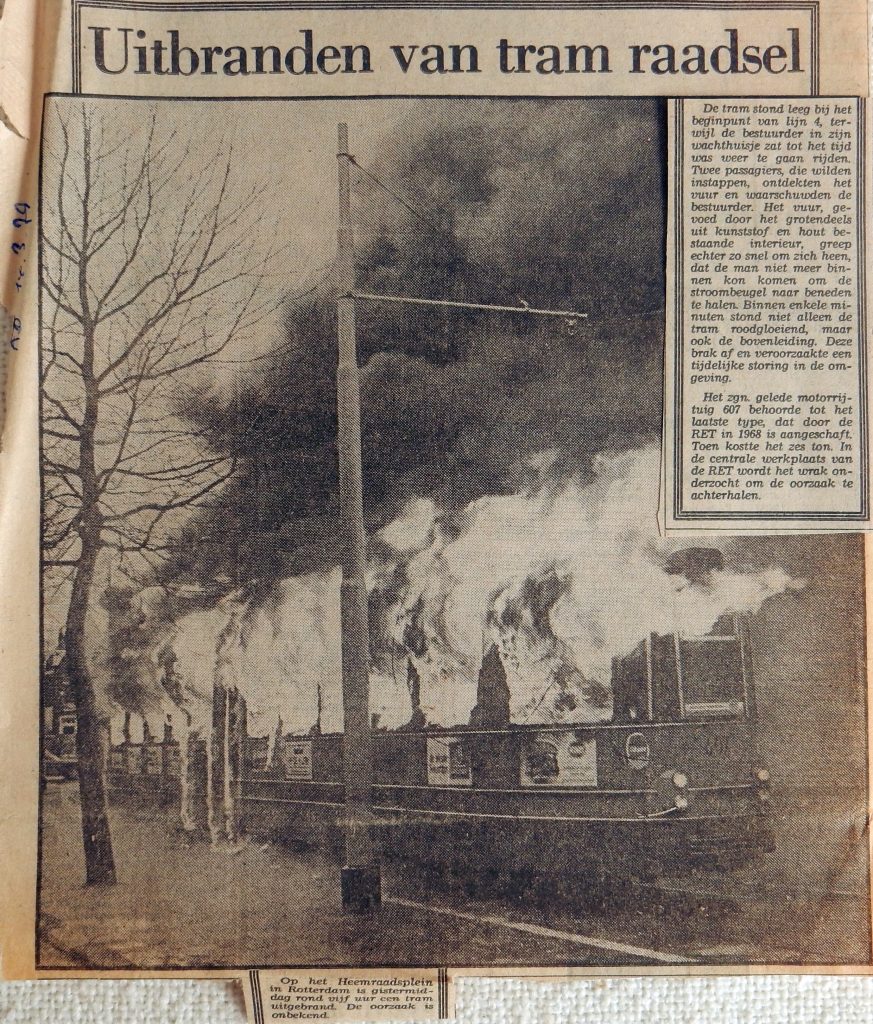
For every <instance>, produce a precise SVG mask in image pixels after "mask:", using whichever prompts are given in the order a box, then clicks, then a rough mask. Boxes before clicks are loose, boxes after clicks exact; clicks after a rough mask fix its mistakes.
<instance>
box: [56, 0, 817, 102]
mask: <svg viewBox="0 0 873 1024" xmlns="http://www.w3.org/2000/svg"><path fill="white" fill-rule="evenodd" d="M820 3H821V0H789V2H786V0H612V2H609V0H553V2H550V3H548V4H544V3H542V2H541V0H540V2H535V0H534V2H532V0H505V2H503V3H482V4H478V3H470V2H469V0H467V2H464V0H447V2H445V3H434V2H433V0H369V2H366V3H361V2H360V0H257V2H250V0H220V2H215V3H210V2H208V0H161V2H156V3H149V2H145V0H72V19H71V36H72V39H71V43H72V72H73V92H74V93H75V94H77V95H90V94H88V93H83V92H82V67H81V52H82V51H81V43H82V11H83V9H84V8H86V7H87V8H90V9H92V10H118V11H160V12H177V13H186V12H189V13H190V12H198V11H202V12H206V11H208V12H213V11H225V12H247V11H261V12H271V13H272V12H274V11H318V10H325V11H390V10H433V11H442V10H447V11H464V10H466V11H503V10H521V11H543V12H551V11H610V10H618V11H635V10H640V11H643V10H667V11H674V10H690V11H773V12H777V11H802V12H805V13H806V14H808V15H809V22H810V50H809V59H810V68H809V71H808V72H807V74H808V75H809V79H810V93H809V95H810V96H818V95H819V81H820V77H821V75H820V53H819V20H820V12H819V7H820ZM99 95H103V94H102V93H101V94H99ZM403 95H404V97H406V98H411V97H409V95H408V94H406V93H404V94H403ZM489 95H491V94H489ZM585 95H586V96H587V94H585ZM630 95H632V94H630ZM660 95H661V96H662V97H663V96H664V95H668V94H660ZM155 98H161V99H164V98H169V97H155ZM180 98H181V97H180ZM186 98H187V97H186ZM202 98H204V99H205V98H209V99H224V97H218V96H216V97H202ZM253 98H258V99H260V98H261V97H253ZM283 98H290V97H283ZM385 98H389V97H387V96H386V97H385ZM390 98H399V97H397V96H391V97H390ZM453 98H457V99H463V98H466V97H463V96H458V95H457V94H454V95H453ZM501 98H504V97H501ZM549 98H557V97H549ZM576 98H578V94H577V97H576ZM744 98H746V99H751V98H754V97H744Z"/></svg>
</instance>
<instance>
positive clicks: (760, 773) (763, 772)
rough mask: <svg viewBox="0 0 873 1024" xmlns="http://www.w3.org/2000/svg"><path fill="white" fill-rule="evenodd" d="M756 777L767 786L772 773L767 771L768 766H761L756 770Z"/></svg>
mask: <svg viewBox="0 0 873 1024" xmlns="http://www.w3.org/2000/svg"><path fill="white" fill-rule="evenodd" d="M755 778H756V779H757V781H758V782H760V783H761V785H762V786H766V785H767V783H768V782H769V781H770V773H769V772H768V771H767V769H766V768H759V769H758V770H757V771H756V772H755Z"/></svg>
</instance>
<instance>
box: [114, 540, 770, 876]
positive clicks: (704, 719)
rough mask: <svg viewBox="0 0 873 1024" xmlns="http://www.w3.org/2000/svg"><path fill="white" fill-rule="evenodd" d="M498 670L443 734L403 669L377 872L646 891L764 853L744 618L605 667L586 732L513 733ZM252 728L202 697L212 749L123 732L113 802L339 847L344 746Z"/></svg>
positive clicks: (698, 553) (242, 711) (494, 659)
mask: <svg viewBox="0 0 873 1024" xmlns="http://www.w3.org/2000/svg"><path fill="white" fill-rule="evenodd" d="M722 567H723V563H722V561H721V555H720V553H719V552H713V551H710V550H709V549H685V550H684V551H682V552H676V553H674V555H673V556H672V557H671V559H670V561H669V562H668V565H667V567H666V568H665V571H666V572H668V573H671V574H676V575H677V576H683V577H685V579H686V581H687V582H688V584H690V585H694V584H699V585H701V586H704V587H705V586H706V585H707V580H709V579H710V578H711V574H712V573H713V572H714V571H720V570H721V568H722ZM702 592H703V591H702ZM504 658H505V652H504V653H501V649H500V648H499V647H498V644H497V643H496V642H495V643H494V644H493V645H492V646H491V647H490V649H488V650H487V652H486V653H485V654H484V656H483V658H482V663H481V669H480V671H479V676H478V683H477V689H476V704H475V706H474V707H473V709H472V712H471V713H470V716H469V721H468V723H467V724H465V725H456V726H437V725H432V724H428V723H427V721H426V719H425V716H424V714H422V712H421V709H420V706H419V704H418V688H417V684H418V675H417V672H415V671H413V670H412V668H411V666H412V661H411V660H410V662H409V665H410V679H409V681H408V683H409V685H410V691H411V692H410V697H411V700H412V706H413V713H412V715H411V717H410V720H409V722H408V723H407V724H406V725H405V726H401V727H399V728H395V729H392V730H385V729H380V728H378V727H377V728H374V730H373V734H372V735H373V744H372V749H373V812H374V819H375V825H374V827H375V830H376V832H377V836H376V838H377V841H378V844H379V846H380V848H381V850H382V851H383V854H384V855H385V856H386V857H392V856H393V857H398V858H403V859H406V860H411V861H425V862H428V863H429V864H430V865H432V866H433V867H434V868H435V869H437V870H445V871H449V872H452V873H455V874H459V875H461V876H462V877H471V876H473V875H476V874H479V875H481V873H483V872H484V873H486V874H487V873H490V874H491V875H492V876H497V877H507V876H509V875H511V874H516V873H521V874H528V875H531V874H533V875H539V876H548V875H557V876H564V877H566V876H567V870H568V865H572V866H573V867H574V868H577V867H579V866H583V865H584V866H585V867H586V869H594V870H595V871H598V872H600V873H601V874H603V873H616V874H631V875H637V876H640V877H651V876H654V875H661V876H663V875H667V874H670V873H679V872H681V871H683V870H684V869H686V868H687V867H689V866H691V865H697V864H699V865H704V866H705V865H711V866H720V867H736V866H739V865H741V864H743V863H744V862H747V861H748V860H750V859H752V858H753V857H755V856H758V855H760V854H761V853H763V852H765V851H767V850H768V849H769V848H771V846H772V839H771V830H770V822H769V813H768V812H769V797H770V793H769V774H768V772H767V770H766V768H765V767H764V766H763V765H762V763H761V760H760V758H759V755H758V750H757V742H756V731H757V723H756V709H755V687H754V679H753V674H752V664H751V658H750V643H749V618H748V616H747V615H745V614H733V613H730V614H722V615H721V616H720V617H719V618H718V619H717V620H716V621H715V624H714V625H713V627H712V628H711V629H710V630H709V631H708V632H707V633H705V634H704V635H690V634H683V633H682V632H676V631H673V632H669V633H664V634H661V633H655V632H652V633H649V635H648V636H646V637H645V638H644V639H642V640H641V641H640V642H639V643H638V644H637V645H636V647H635V648H634V649H633V650H631V651H630V653H628V654H626V655H624V656H620V657H614V658H613V659H612V666H611V679H610V684H611V685H610V687H609V688H608V689H607V688H606V687H601V690H602V693H601V694H600V697H601V698H604V697H605V700H603V699H602V700H601V707H600V709H599V714H598V718H597V720H596V721H591V720H588V721H578V720H566V716H567V715H568V714H569V715H576V716H578V715H580V714H583V713H585V710H584V709H582V708H578V707H568V706H567V704H566V703H565V704H564V705H563V706H561V707H560V708H559V709H558V708H557V702H556V708H555V709H553V710H555V711H557V713H556V714H555V718H556V719H558V720H552V721H541V722H538V723H536V724H533V723H525V724H517V723H514V722H512V721H511V714H510V686H509V685H508V681H507V671H506V667H505V664H504ZM413 684H415V685H413ZM563 696H566V694H564V695H563ZM319 708H320V703H319ZM589 710H590V709H589ZM562 716H563V717H564V719H565V720H560V718H561V717H562ZM249 721H250V716H249V714H248V712H247V709H246V702H245V699H244V697H243V696H242V694H241V693H240V692H239V691H238V690H237V689H235V688H233V687H225V686H223V685H220V684H219V683H218V681H216V683H215V686H214V690H213V706H212V709H211V728H210V729H209V730H208V735H206V736H202V737H201V736H199V735H197V734H195V733H190V735H189V736H187V737H186V738H185V739H184V745H182V744H180V743H179V741H178V739H176V738H175V737H174V736H173V733H172V729H171V728H170V726H169V725H167V726H165V733H164V738H163V741H162V742H157V740H156V739H155V738H152V734H151V732H150V731H149V730H147V729H145V730H144V733H145V735H144V742H143V743H142V744H136V743H131V741H130V734H129V729H126V730H125V742H124V743H122V744H121V745H118V746H116V747H114V748H113V749H112V751H111V754H110V759H109V782H110V786H111V787H112V789H113V790H115V791H116V792H121V793H126V794H128V795H132V796H136V797H137V798H141V797H145V798H147V799H152V798H157V799H158V800H159V801H160V802H162V803H164V804H166V805H167V806H179V807H181V810H182V818H183V821H184V822H185V823H186V827H189V828H199V829H201V830H202V831H204V832H206V831H207V830H208V831H209V832H210V833H211V834H212V836H213V837H216V836H219V837H220V836H221V835H226V836H235V835H237V834H238V833H239V832H241V831H242V832H248V833H249V834H252V835H257V836H265V835H267V836H272V837H275V838H278V839H282V840H285V841H288V842H292V843H304V844H312V845H320V846H324V845H330V846H337V847H338V846H339V845H340V843H341V839H342V820H343V815H344V785H343V771H342V767H343V765H342V761H343V736H342V734H341V733H322V732H321V730H320V728H319V725H318V724H316V726H315V727H314V728H313V729H311V730H310V731H309V732H308V733H306V734H294V733H290V734H289V733H285V732H284V730H283V729H282V727H281V723H280V725H279V727H278V728H277V730H276V731H275V733H274V734H273V735H271V736H250V735H249V734H248V725H249ZM319 721H320V714H319ZM484 851H487V858H485V859H486V860H487V864H483V852H484Z"/></svg>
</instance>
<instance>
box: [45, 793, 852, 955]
mask: <svg viewBox="0 0 873 1024" xmlns="http://www.w3.org/2000/svg"><path fill="white" fill-rule="evenodd" d="M794 806H796V805H794ZM777 813H778V810H777ZM816 814H818V815H819V818H816ZM820 819H821V812H816V811H813V810H811V809H809V808H806V809H803V808H802V807H801V808H799V809H798V810H797V811H796V812H795V813H793V814H791V815H788V814H783V815H782V816H781V817H780V818H779V820H778V828H777V837H778V839H779V841H780V844H781V849H780V851H779V852H778V853H777V854H775V855H771V856H770V857H768V858H767V859H766V861H765V863H764V865H763V866H762V867H758V868H756V869H754V870H746V871H744V872H740V873H737V874H721V875H718V874H712V873H707V874H705V875H703V874H700V875H696V874H691V875H689V876H688V877H687V878H685V879H681V880H671V881H670V882H669V883H667V882H664V883H662V884H660V885H657V886H651V887H645V888H643V887H638V886H632V885H630V884H627V885H626V886H624V887H623V888H622V887H619V891H613V892H612V893H611V894H610V895H607V896H606V897H605V898H604V899H603V900H597V901H594V902H592V901H591V900H590V899H589V900H583V899H582V898H581V897H580V895H579V891H580V890H581V889H583V888H585V887H584V886H583V885H580V884H579V882H580V880H579V879H573V878H568V879H567V880H566V884H565V885H564V886H563V891H558V890H556V889H554V888H551V889H549V888H545V889H544V888H542V887H540V888H539V889H538V890H537V891H531V892H525V893H521V894H519V893H514V894H512V895H510V894H508V893H506V892H503V893H500V892H497V893H489V894H488V895H485V894H482V893H474V894H470V893H469V892H467V891H465V890H464V889H463V888H462V886H461V885H460V884H458V883H457V881H456V880H452V879H440V880H439V881H438V882H434V881H433V879H430V878H428V877H427V876H426V875H425V873H424V872H423V871H421V870H417V869H415V868H410V867H409V866H399V865H396V864H388V865H386V868H385V877H384V889H385V897H386V898H385V904H384V906H383V908H382V910H381V911H380V912H378V913H376V914H374V915H371V916H368V917H364V918H361V917H354V916H346V915H344V914H342V912H341V910H340V907H339V891H338V890H339V869H338V865H337V864H336V863H334V862H332V861H331V860H330V859H329V858H327V857H326V856H324V855H323V854H321V853H319V852H317V851H312V850H306V851H300V850H297V849H295V850H292V849H287V848H284V847H282V846H279V845H275V844H261V843H255V842H250V841H243V842H241V843H239V844H236V845H233V846H231V845H218V846H215V847H212V846H210V845H209V844H208V843H206V842H204V841H202V840H200V839H192V838H191V837H190V836H188V835H186V834H185V833H184V832H182V831H181V830H180V829H177V828H176V827H175V826H174V825H173V824H171V823H168V822H167V821H166V820H165V819H164V817H163V816H162V815H161V814H157V815H156V813H155V812H153V811H147V810H145V809H132V808H130V807H125V808H119V807H115V808H114V810H113V821H112V825H113V834H114V840H115V847H116V858H117V862H118V872H119V884H118V885H117V886H116V887H114V888H112V889H108V890H106V889H88V888H86V887H84V886H83V885H82V884H81V879H82V877H83V864H82V854H81V842H80V835H79V823H78V800H77V787H76V785H75V784H70V783H54V784H50V785H49V786H48V788H47V791H46V799H45V830H44V835H43V849H44V866H43V872H42V878H43V883H42V911H43V917H42V922H43V927H42V954H41V956H42V963H43V966H47V967H48V966H59V967H63V966H76V967H87V966H95V967H96V966H104V967H117V968H123V967H131V966H143V967H173V966H183V965H185V966H192V967H196V966H203V967H206V966H222V965H226V964H230V965H246V964H251V965H264V966H266V965H271V964H274V965H281V966H293V965H295V964H301V965H304V964H305V965H315V964H322V963H323V964H331V963H333V964H340V965H352V964H362V965H363V964H416V963H417V964H440V965H452V964H458V965H461V964H466V965H477V964H480V965H481V964H490V965H512V964H519V965H531V966H533V965H543V964H567V965H579V966H597V965H609V966H618V965H631V966H659V967H663V966H665V965H669V964H676V965H681V964H683V963H688V964H692V965H693V964H695V963H701V964H703V963H712V962H717V963H728V964H729V963H744V962H759V963H779V962H783V963H799V962H803V963H810V964H816V963H818V964H825V963H851V962H856V963H857V962H861V961H864V960H865V959H867V958H868V957H869V949H868V946H867V942H868V938H867V936H868V931H867V925H866V907H865V902H864V897H863V891H864V885H865V881H864V868H863V856H862V855H861V856H857V855H852V854H850V855H849V856H847V857H843V859H842V862H840V863H838V861H839V858H835V857H834V855H833V852H832V849H831V848H832V847H834V846H835V845H837V844H835V842H834V833H835V830H836V829H837V828H838V827H842V828H843V832H844V836H843V838H844V839H846V840H850V842H849V843H845V842H844V843H842V844H839V845H840V846H841V848H842V850H843V851H846V850H849V851H855V854H857V853H858V852H859V850H860V852H861V854H863V851H862V850H861V847H862V846H863V839H861V840H860V842H859V836H857V835H855V836H854V839H853V840H852V835H851V833H852V830H853V829H856V827H857V826H856V824H855V823H853V822H852V821H851V819H849V818H847V819H845V821H844V822H843V824H842V826H840V825H839V824H838V823H837V822H835V821H828V822H827V825H828V828H827V830H824V829H823V828H822V826H823V825H824V822H823V821H822V820H820ZM801 837H803V838H804V844H805V848H806V853H805V855H804V857H803V858H800V857H799V856H794V859H793V860H792V857H791V856H789V855H788V854H789V852H790V851H791V850H793V849H795V848H799V847H800V845H801V844H799V842H794V843H792V839H794V840H799V839H800V838H801ZM801 890H804V891H801ZM826 891H827V892H828V893H829V894H830V895H826V894H825V893H826Z"/></svg>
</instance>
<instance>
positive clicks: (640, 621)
mask: <svg viewBox="0 0 873 1024" xmlns="http://www.w3.org/2000/svg"><path fill="white" fill-rule="evenodd" d="M527 468H528V471H529V473H530V474H531V479H530V485H529V486H528V487H526V488H524V489H519V490H517V491H515V492H514V493H512V494H504V495H489V496H484V497H481V498H477V499H475V500H474V501H472V502H470V503H469V504H468V505H467V506H466V507H465V508H463V509H462V510H460V511H450V510H445V509H442V508H441V507H440V506H439V505H438V504H437V503H436V502H435V501H434V500H433V499H432V498H418V499H414V500H412V501H410V502H409V503H408V505H407V506H406V508H405V509H404V510H403V512H402V514H401V515H400V516H399V517H398V518H397V519H395V520H393V521H392V522H391V523H389V524H388V525H387V526H385V527H384V528H383V529H381V530H380V531H379V532H378V533H377V534H376V535H375V536H374V537H373V538H372V541H371V557H370V564H369V580H368V590H369V594H370V610H371V637H372V649H371V662H372V668H371V680H370V682H371V712H373V713H375V714H377V715H378V716H379V722H380V724H381V725H383V726H385V727H388V728H399V727H402V726H404V725H407V724H408V723H409V722H410V720H411V717H412V712H413V706H412V702H411V699H410V693H411V690H410V687H409V685H408V681H409V678H410V676H411V674H412V670H413V669H414V674H415V676H416V682H417V684H418V688H419V690H420V708H421V712H422V713H423V716H424V720H425V722H427V723H428V724H431V725H445V726H447V725H457V724H466V723H467V722H468V721H469V719H470V713H471V711H472V709H473V705H474V704H475V701H476V681H477V676H478V672H479V669H480V667H481V662H482V658H483V654H484V653H485V651H486V650H487V649H489V648H490V647H491V646H492V645H493V644H496V645H497V648H498V651H499V653H500V656H501V660H502V661H503V664H504V667H505V669H506V672H507V682H508V685H509V689H510V714H511V719H512V720H513V721H515V722H558V721H562V722H563V721H566V722H596V721H602V720H606V719H608V718H609V716H610V715H611V699H610V690H609V683H610V669H611V662H612V658H613V657H615V656H623V655H627V654H628V653H630V651H631V650H632V649H633V648H634V646H635V645H636V644H637V643H638V642H639V641H640V640H641V639H643V638H644V637H645V636H646V635H648V634H649V633H653V632H654V633H659V634H669V633H673V632H677V631H681V632H682V633H683V634H684V635H686V636H688V635H690V636H696V635H703V634H705V633H707V632H708V631H709V630H711V629H712V628H713V626H714V625H715V624H716V622H717V620H718V619H719V617H720V616H722V615H724V614H727V613H747V612H756V611H758V610H759V609H760V607H761V606H762V604H763V603H764V602H765V601H767V600H768V599H769V598H771V597H773V596H774V595H777V594H780V593H783V592H785V591H787V590H792V589H798V588H799V587H801V586H802V585H803V584H802V583H801V582H799V581H797V580H794V579H792V578H791V577H790V576H789V574H788V573H787V572H786V571H785V570H784V569H782V568H779V567H777V566H773V567H770V568H767V569H765V570H763V571H756V572H737V571H731V570H729V569H722V568H717V567H716V568H710V569H707V570H706V571H705V572H703V573H701V574H700V575H699V576H695V577H693V578H689V577H690V574H685V575H683V574H681V573H677V572H676V571H675V565H673V564H671V562H670V555H671V554H672V553H673V552H674V551H675V550H676V549H677V548H678V547H681V546H682V545H681V544H678V543H677V542H674V541H670V540H665V539H663V538H659V537H658V534H657V528H656V523H655V519H654V515H653V514H652V511H651V507H652V501H651V496H652V495H653V494H655V493H656V492H657V482H658V473H659V451H658V449H657V448H656V447H654V446H649V447H646V448H643V449H639V450H636V451H633V452H628V453H624V454H622V455H619V456H610V457H604V458H601V459H598V460H596V462H595V465H594V478H593V479H592V480H590V481H585V482H583V481H582V480H581V479H580V477H579V476H578V474H577V475H569V476H568V475H560V474H558V463H557V460H556V458H555V456H554V453H542V454H540V455H539V456H538V457H537V458H536V459H532V460H530V461H529V464H528V467H527ZM339 585H340V571H339V570H338V569H336V568H334V569H332V570H330V571H329V572H326V573H322V572H316V573H309V574H306V575H303V576H299V577H293V578H289V579H285V580H282V581H281V582H280V583H278V584H276V585H275V586H274V587H273V588H271V589H270V590H269V591H268V592H267V593H266V595H264V594H260V593H259V594H253V593H247V592H246V591H245V590H240V591H238V592H236V593H234V594H231V595H230V596H228V597H226V598H224V599H222V600H221V601H219V602H218V603H217V604H216V605H215V607H213V608H209V609H201V610H196V611H193V612H191V613H189V614H186V615H182V616H181V617H180V618H179V619H178V620H177V621H174V622H172V623H167V622H164V623H163V624H161V625H158V624H156V632H157V633H158V634H159V639H158V641H157V642H156V643H154V644H153V645H152V646H151V647H150V648H149V649H148V650H146V651H145V652H144V654H143V657H142V665H143V666H144V679H143V685H144V687H147V688H151V689H153V688H154V671H153V669H154V666H155V665H156V664H159V663H160V662H161V656H158V655H156V653H155V652H156V651H158V650H159V651H161V652H163V658H164V662H165V663H166V652H167V651H168V650H171V651H172V652H173V659H172V660H173V665H174V678H176V679H177V681H178V685H179V688H180V693H181V694H182V695H183V699H182V703H183V705H184V706H186V707H187V708H188V710H189V713H190V714H191V715H192V717H193V719H194V721H195V723H197V724H199V725H200V726H201V727H205V725H206V723H207V721H208V717H209V714H211V694H212V686H213V683H214V682H215V681H217V682H219V683H220V684H221V685H223V686H225V687H226V688H231V687H233V688H237V689H239V690H240V691H241V692H242V693H243V695H244V696H245V698H246V701H247V704H248V708H249V711H250V724H249V727H250V730H251V731H252V733H253V734H260V735H267V734H269V733H271V732H273V731H274V730H275V727H276V723H277V721H278V720H279V719H281V721H282V723H283V727H284V728H285V729H286V730H288V731H292V732H297V733H300V732H305V731H307V730H309V729H310V728H312V727H313V726H318V727H319V728H320V729H321V730H322V731H326V732H332V731H339V730H341V728H342V684H341V667H340V666H341V662H340V622H339V614H340V612H339Z"/></svg>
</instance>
